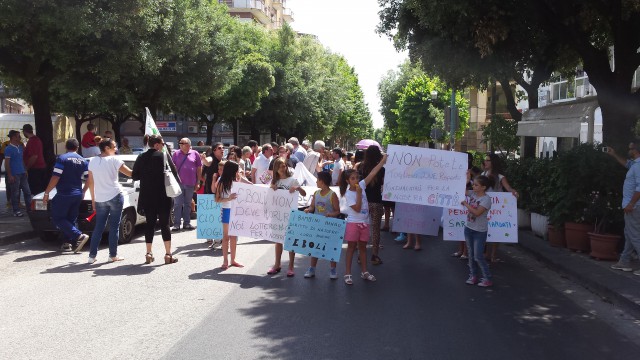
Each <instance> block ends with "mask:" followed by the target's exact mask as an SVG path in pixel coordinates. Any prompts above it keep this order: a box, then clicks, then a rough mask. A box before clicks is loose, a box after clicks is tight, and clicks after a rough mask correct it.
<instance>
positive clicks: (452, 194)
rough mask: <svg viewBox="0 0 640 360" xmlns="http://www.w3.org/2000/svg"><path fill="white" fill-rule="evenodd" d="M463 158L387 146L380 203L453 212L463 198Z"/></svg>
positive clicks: (443, 152) (455, 155) (441, 151)
mask: <svg viewBox="0 0 640 360" xmlns="http://www.w3.org/2000/svg"><path fill="white" fill-rule="evenodd" d="M466 182H467V154H465V153H459V152H454V151H444V150H435V149H427V148H418V147H411V146H399V145H389V147H388V157H387V163H386V164H385V175H384V190H383V192H382V197H383V199H384V200H388V201H395V202H400V203H409V204H417V205H429V206H438V207H445V208H455V207H458V206H459V205H460V201H461V200H462V199H463V198H464V191H465V188H466Z"/></svg>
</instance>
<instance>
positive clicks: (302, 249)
mask: <svg viewBox="0 0 640 360" xmlns="http://www.w3.org/2000/svg"><path fill="white" fill-rule="evenodd" d="M346 226H347V222H346V221H344V220H340V219H336V218H330V217H325V216H322V215H317V214H307V213H304V212H302V211H296V210H293V211H291V216H290V217H289V228H288V230H287V235H286V237H285V240H284V249H285V250H288V251H293V252H295V253H298V254H302V255H307V256H313V257H317V258H318V259H324V260H329V261H335V262H338V261H339V260H340V252H341V251H342V241H343V239H344V232H345V229H346Z"/></svg>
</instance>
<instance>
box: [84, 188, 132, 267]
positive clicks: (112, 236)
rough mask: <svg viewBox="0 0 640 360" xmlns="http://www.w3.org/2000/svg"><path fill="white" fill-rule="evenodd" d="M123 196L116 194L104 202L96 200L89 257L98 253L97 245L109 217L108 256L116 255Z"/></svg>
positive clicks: (93, 256)
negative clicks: (94, 223) (94, 224)
mask: <svg viewBox="0 0 640 360" xmlns="http://www.w3.org/2000/svg"><path fill="white" fill-rule="evenodd" d="M123 204H124V196H123V195H122V194H118V195H116V196H115V197H114V198H113V199H111V200H109V201H105V202H96V226H95V228H94V229H93V234H91V248H90V250H89V257H92V258H95V257H96V255H98V245H100V239H102V233H103V232H104V228H105V226H106V225H107V218H108V219H109V257H116V256H117V255H118V237H119V236H120V218H121V217H122V206H123Z"/></svg>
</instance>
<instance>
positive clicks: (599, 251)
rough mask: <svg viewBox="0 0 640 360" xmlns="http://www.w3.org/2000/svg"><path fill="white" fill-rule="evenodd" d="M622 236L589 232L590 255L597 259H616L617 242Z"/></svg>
mask: <svg viewBox="0 0 640 360" xmlns="http://www.w3.org/2000/svg"><path fill="white" fill-rule="evenodd" d="M621 238H622V237H621V236H620V235H614V234H596V233H591V232H590V233H589V240H590V242H591V253H590V254H589V255H591V257H593V258H596V259H598V260H618V251H617V250H618V242H620V239H621Z"/></svg>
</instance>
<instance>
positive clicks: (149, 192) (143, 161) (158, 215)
mask: <svg viewBox="0 0 640 360" xmlns="http://www.w3.org/2000/svg"><path fill="white" fill-rule="evenodd" d="M164 145H165V144H164V141H163V139H162V136H160V135H151V136H149V150H147V151H146V152H145V153H143V154H141V155H140V156H138V158H137V159H136V162H135V164H133V174H132V178H133V180H140V197H139V198H138V208H139V209H142V210H143V211H144V216H145V217H146V218H147V224H146V228H145V232H144V240H145V243H146V244H147V254H146V256H145V262H146V263H147V264H150V263H151V262H153V261H154V260H155V259H154V257H153V252H152V250H151V248H152V243H153V234H154V232H155V227H156V223H157V222H158V221H160V231H161V233H162V240H163V241H164V248H165V254H166V255H165V256H164V263H165V264H173V263H175V262H178V259H176V258H174V257H173V255H172V254H171V229H170V228H169V226H170V224H169V218H170V216H171V209H172V208H173V199H172V198H170V197H168V196H167V193H166V190H165V184H164V170H165V164H167V165H168V166H169V168H170V169H171V172H172V173H173V175H174V176H175V177H176V179H178V182H179V181H180V178H179V177H178V172H177V171H176V167H175V165H174V164H173V161H171V156H169V155H168V154H165V153H164V152H163V151H162V149H163V147H164Z"/></svg>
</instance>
